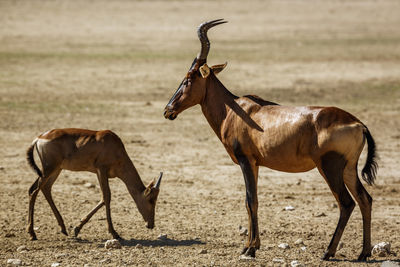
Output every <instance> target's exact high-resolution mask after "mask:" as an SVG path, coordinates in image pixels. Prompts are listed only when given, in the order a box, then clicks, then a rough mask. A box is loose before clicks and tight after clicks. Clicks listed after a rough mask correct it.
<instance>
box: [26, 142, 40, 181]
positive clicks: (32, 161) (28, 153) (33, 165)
mask: <svg viewBox="0 0 400 267" xmlns="http://www.w3.org/2000/svg"><path fill="white" fill-rule="evenodd" d="M35 145H36V142H34V143H33V144H32V145H31V146H30V147H29V148H28V150H27V151H26V159H27V160H28V163H29V166H31V168H32V169H33V170H34V171H35V172H36V173H37V175H38V176H39V177H43V174H42V171H41V170H40V169H39V167H38V166H37V165H36V163H35V159H34V158H33V149H34V148H35Z"/></svg>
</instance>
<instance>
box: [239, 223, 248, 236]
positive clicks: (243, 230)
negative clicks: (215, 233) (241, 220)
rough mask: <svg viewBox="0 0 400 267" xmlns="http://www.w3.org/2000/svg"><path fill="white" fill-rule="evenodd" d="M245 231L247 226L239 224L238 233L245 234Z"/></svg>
mask: <svg viewBox="0 0 400 267" xmlns="http://www.w3.org/2000/svg"><path fill="white" fill-rule="evenodd" d="M247 233H248V231H247V228H246V227H243V226H241V225H240V226H239V235H241V236H246V235H247Z"/></svg>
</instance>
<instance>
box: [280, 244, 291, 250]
mask: <svg viewBox="0 0 400 267" xmlns="http://www.w3.org/2000/svg"><path fill="white" fill-rule="evenodd" d="M278 248H281V249H288V248H290V246H289V244H288V243H281V244H279V245H278Z"/></svg>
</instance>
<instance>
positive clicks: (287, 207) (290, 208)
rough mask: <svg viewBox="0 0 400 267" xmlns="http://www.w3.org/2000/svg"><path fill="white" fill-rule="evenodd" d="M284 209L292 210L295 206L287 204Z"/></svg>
mask: <svg viewBox="0 0 400 267" xmlns="http://www.w3.org/2000/svg"><path fill="white" fill-rule="evenodd" d="M284 210H286V211H292V210H295V208H294V207H293V206H286V207H285V208H284Z"/></svg>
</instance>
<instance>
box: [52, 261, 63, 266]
mask: <svg viewBox="0 0 400 267" xmlns="http://www.w3.org/2000/svg"><path fill="white" fill-rule="evenodd" d="M60 265H61V263H59V262H53V263H52V264H51V267H58V266H60Z"/></svg>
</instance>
